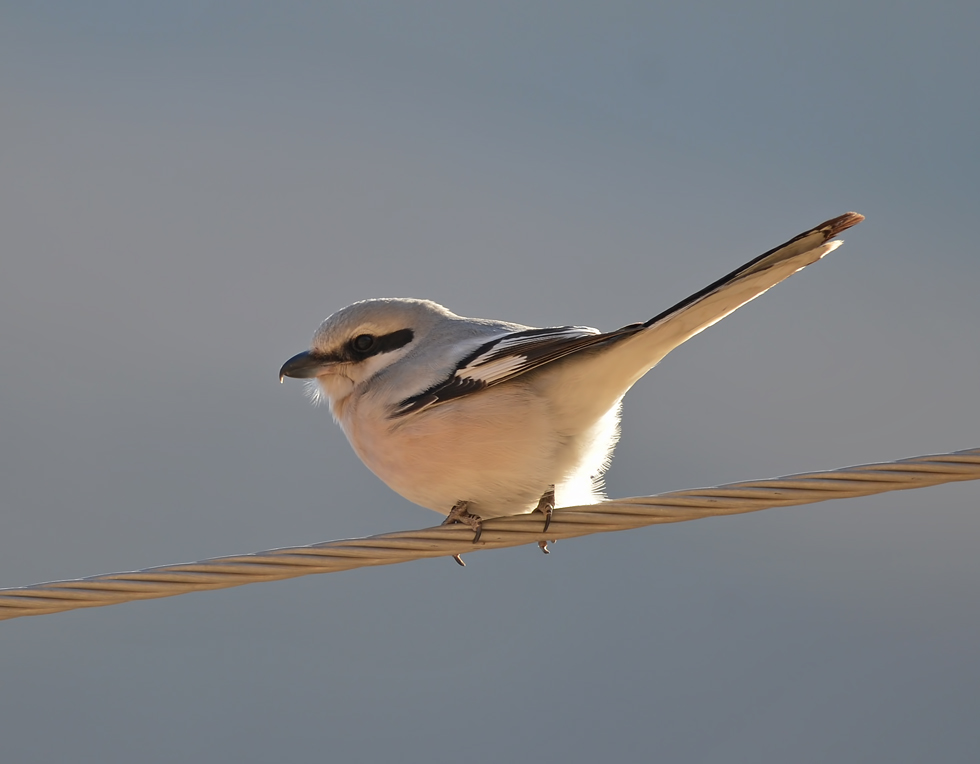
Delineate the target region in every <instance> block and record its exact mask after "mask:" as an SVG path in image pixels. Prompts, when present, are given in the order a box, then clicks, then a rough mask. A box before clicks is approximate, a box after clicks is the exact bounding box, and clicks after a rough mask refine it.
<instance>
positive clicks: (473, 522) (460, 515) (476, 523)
mask: <svg viewBox="0 0 980 764" xmlns="http://www.w3.org/2000/svg"><path fill="white" fill-rule="evenodd" d="M469 505H470V503H469V502H468V501H457V502H456V503H455V504H454V505H453V508H452V509H451V510H449V514H448V515H446V519H445V520H443V521H442V524H443V525H455V524H456V523H462V524H463V525H468V526H470V528H472V529H473V531H474V534H473V543H474V544H475V543H476V542H477V541H479V540H480V534H482V533H483V518H482V517H480V516H479V515H471V514H470V513H469V512H468V511H467V507H469ZM453 559H454V560H456V562H458V563H459V564H460V565H462V566H463V567H464V568H465V567H466V563H465V562H463V560H462V558H461V557H460V556H459V555H458V554H454V555H453Z"/></svg>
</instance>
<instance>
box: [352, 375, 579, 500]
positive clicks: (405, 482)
mask: <svg viewBox="0 0 980 764" xmlns="http://www.w3.org/2000/svg"><path fill="white" fill-rule="evenodd" d="M360 408H361V411H360V415H358V416H354V414H355V413H358V412H356V411H353V410H352V411H348V412H346V414H347V416H345V417H344V420H346V421H342V426H343V427H344V431H345V432H346V434H347V437H348V439H349V440H350V442H351V445H352V446H353V448H354V450H355V451H356V452H357V455H358V456H359V457H360V458H361V460H362V461H363V462H364V463H365V464H366V465H367V466H368V468H369V469H371V471H372V472H374V474H376V475H377V476H378V477H379V478H381V479H382V480H383V481H384V482H385V483H386V484H387V485H388V486H389V487H391V488H392V489H393V490H395V491H396V492H398V493H399V494H401V495H402V496H404V497H405V498H407V499H409V500H410V501H413V502H415V503H416V504H420V505H422V506H424V507H428V508H429V509H433V510H435V511H436V512H439V513H441V514H443V515H445V514H448V512H449V510H450V509H451V508H452V507H453V505H454V504H455V503H456V502H458V501H468V502H471V507H470V511H471V512H474V513H475V514H478V515H480V516H481V517H496V516H499V515H509V514H521V513H524V512H529V511H531V510H532V509H534V507H535V506H536V505H537V503H538V499H539V498H540V496H541V494H542V493H544V492H545V491H546V490H547V489H548V487H549V486H550V485H557V484H560V483H562V482H563V481H564V480H565V479H566V478H567V477H568V474H569V473H570V472H574V471H575V470H576V468H577V467H578V466H579V465H578V462H579V461H580V460H581V459H580V455H578V454H577V453H575V449H569V445H570V444H569V443H568V438H567V437H562V436H560V435H559V434H558V433H557V431H556V428H555V427H554V426H553V423H552V422H551V421H550V419H549V409H548V408H547V407H546V406H543V405H541V403H540V401H538V402H535V401H533V399H531V398H530V397H529V395H528V392H527V391H526V390H524V389H521V388H518V387H516V386H514V387H501V388H495V389H491V390H487V391H485V392H483V393H480V394H478V395H473V396H467V397H466V398H463V399H460V400H459V401H458V402H450V403H446V404H442V405H440V406H437V407H435V408H432V409H428V410H426V411H422V412H420V413H419V414H418V415H416V416H409V417H405V418H404V419H394V420H392V419H387V418H383V417H381V416H366V415H365V409H366V407H365V406H361V407H360ZM491 412H492V413H491Z"/></svg>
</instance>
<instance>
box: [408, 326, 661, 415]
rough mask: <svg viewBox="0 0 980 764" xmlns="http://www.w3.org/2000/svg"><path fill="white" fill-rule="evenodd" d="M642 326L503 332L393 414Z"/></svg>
mask: <svg viewBox="0 0 980 764" xmlns="http://www.w3.org/2000/svg"><path fill="white" fill-rule="evenodd" d="M642 329H643V324H632V325H630V326H626V327H623V328H622V329H617V330H616V331H615V332H607V333H606V334H600V333H599V330H598V329H592V328H591V327H588V326H555V327H550V328H547V329H524V330H521V331H517V332H508V333H506V334H502V335H500V336H499V337H494V338H493V339H491V340H489V341H488V342H485V343H484V344H482V345H480V347H478V348H476V350H474V351H473V352H471V353H470V354H469V355H467V356H466V357H465V358H463V360H461V361H460V362H459V363H458V364H457V365H456V368H455V370H454V371H453V372H452V374H450V375H449V377H448V378H447V379H445V380H443V381H442V382H439V383H438V384H436V385H433V386H432V387H430V388H429V389H427V390H423V391H422V392H421V393H419V394H418V395H413V396H412V397H411V398H406V399H405V400H404V401H402V402H401V403H400V404H399V405H398V407H397V408H396V410H395V412H394V416H403V415H405V414H411V413H413V412H415V411H420V410H421V409H424V408H429V407H430V406H436V405H438V404H440V403H445V402H446V401H449V400H452V399H454V398H459V397H461V396H463V395H470V394H472V393H476V392H479V391H480V390H485V389H486V388H488V387H492V386H493V385H499V384H500V383H501V382H506V381H507V380H510V379H513V378H514V377H518V376H520V375H521V374H526V373H527V372H529V371H531V370H532V369H537V368H538V367H540V366H544V365H545V364H548V363H551V362H552V361H556V360H558V359H559V358H563V357H565V356H567V355H571V354H572V353H577V352H579V351H580V350H584V349H585V348H589V347H594V346H596V345H600V344H602V343H604V342H609V341H611V340H614V339H615V338H617V337H620V336H627V335H628V334H632V333H634V332H637V331H642Z"/></svg>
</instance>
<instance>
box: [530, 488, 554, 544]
mask: <svg viewBox="0 0 980 764" xmlns="http://www.w3.org/2000/svg"><path fill="white" fill-rule="evenodd" d="M533 511H534V512H540V513H541V514H543V515H544V530H545V531H547V530H548V528H550V527H551V515H552V513H553V512H554V511H555V487H554V486H549V487H548V490H547V491H545V492H544V493H543V494H541V498H540V499H538V506H536V507H535V508H534V510H533ZM538 546H539V547H540V548H541V551H542V552H544V553H545V554H551V552H550V551H548V542H547V541H539V542H538Z"/></svg>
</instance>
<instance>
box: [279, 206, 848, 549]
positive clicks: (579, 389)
mask: <svg viewBox="0 0 980 764" xmlns="http://www.w3.org/2000/svg"><path fill="white" fill-rule="evenodd" d="M862 220H864V216H863V215H860V214H858V213H856V212H848V213H845V214H844V215H840V216H838V217H835V218H832V219H831V220H828V221H826V222H824V223H822V224H820V225H818V226H816V227H815V228H812V229H810V230H808V231H805V232H804V233H801V234H799V235H798V236H795V237H794V238H792V239H790V240H789V241H787V242H786V243H785V244H782V245H780V246H778V247H775V248H774V249H771V250H769V251H768V252H766V253H764V254H762V255H760V256H758V257H756V258H755V259H753V260H750V261H749V262H748V263H746V264H745V265H743V266H741V267H739V268H737V269H735V270H734V271H732V272H731V273H729V274H728V275H726V276H723V277H722V278H720V279H719V280H717V281H715V282H714V283H712V284H709V285H708V286H706V287H705V288H704V289H701V290H700V291H698V292H695V293H694V294H692V295H691V296H690V297H687V298H685V299H683V300H681V301H680V302H678V303H677V304H676V305H674V306H673V307H671V308H668V309H667V310H665V311H663V312H662V313H659V314H658V315H656V316H654V317H653V318H651V319H649V320H647V321H644V322H642V323H633V324H628V325H627V326H623V327H621V328H619V329H616V330H614V331H610V332H600V331H599V330H598V329H593V328H591V327H587V326H556V327H548V328H536V327H529V326H524V325H521V324H515V323H510V322H506V321H496V320H489V319H479V318H466V317H463V316H459V315H456V314H455V313H453V312H451V311H450V310H448V309H447V308H445V307H443V306H442V305H439V304H438V303H435V302H432V301H430V300H422V299H411V298H381V299H369V300H362V301H360V302H355V303H353V304H352V305H349V306H347V307H345V308H342V309H341V310H338V311H337V312H336V313H333V314H332V315H331V316H329V317H328V318H327V319H325V320H324V321H323V322H322V323H321V324H320V326H319V328H318V329H317V330H316V332H315V334H314V335H313V341H312V343H311V346H310V349H309V350H306V351H303V352H301V353H299V354H297V355H294V356H293V357H292V358H290V359H289V360H288V361H286V363H285V364H283V366H282V368H281V369H280V370H279V381H280V382H282V381H283V379H284V378H285V377H291V378H297V379H306V380H309V381H310V382H309V392H310V394H311V396H312V397H313V399H314V401H315V402H326V403H328V404H329V407H330V412H331V413H332V415H333V418H334V420H335V421H336V422H337V423H338V424H339V425H340V427H341V429H342V430H343V432H344V434H345V435H346V436H347V439H348V441H349V442H350V444H351V446H352V447H353V449H354V451H355V452H356V453H357V455H358V457H360V459H361V461H363V462H364V464H365V465H367V467H368V468H369V469H370V470H371V471H372V472H373V473H374V474H375V475H377V476H378V477H379V478H380V479H381V480H382V481H384V482H385V483H386V484H387V485H388V486H389V487H390V488H392V489H394V490H395V491H396V492H397V493H399V494H401V495H402V496H404V497H405V498H406V499H408V500H410V501H412V502H414V503H416V504H419V505H421V506H423V507H428V508H429V509H432V510H435V511H436V512H438V513H440V514H443V515H446V519H445V521H444V522H443V525H447V524H456V523H462V524H465V525H468V526H469V527H470V528H472V529H473V531H474V536H473V543H474V544H475V543H477V542H478V541H479V539H480V535H481V532H482V527H483V525H482V524H483V520H485V519H488V518H494V517H501V516H505V515H516V514H524V513H529V512H535V511H536V512H540V513H542V514H543V515H544V531H545V532H547V530H548V528H549V527H550V523H551V518H552V513H553V510H554V508H555V507H561V506H575V505H580V504H593V503H596V502H599V501H601V500H602V499H603V498H605V497H604V494H603V488H604V486H603V482H602V475H603V473H604V472H605V471H606V469H607V468H608V466H609V462H610V459H611V457H612V453H613V449H614V447H615V445H616V442H617V441H618V439H619V432H620V412H621V404H622V400H623V396H624V395H625V394H626V392H627V391H628V390H629V389H630V388H631V387H632V386H633V385H634V384H635V383H636V382H637V380H639V379H640V378H641V377H642V376H643V375H645V374H646V373H647V372H648V371H649V370H650V369H652V368H653V367H654V366H656V365H657V364H658V363H659V362H660V361H661V360H662V359H663V358H664V356H666V355H667V354H668V353H669V352H670V351H671V350H673V349H674V348H676V347H677V346H678V345H680V344H682V343H684V342H686V341H687V340H689V339H690V338H691V337H693V336H694V335H696V334H698V333H699V332H701V331H703V330H704V329H706V328H708V327H709V326H711V325H712V324H715V323H717V322H718V321H720V320H721V319H722V318H724V317H725V316H727V315H728V314H729V313H731V312H732V311H734V310H736V309H737V308H739V307H741V306H742V305H744V304H745V303H747V302H749V301H750V300H753V299H755V298H756V297H758V296H759V295H761V294H762V293H763V292H765V291H767V290H768V289H770V288H771V287H773V286H775V285H776V284H778V283H779V282H781V281H783V280H784V279H786V278H788V277H789V276H791V275H792V274H794V273H796V272H797V271H799V270H801V269H803V268H805V267H806V266H807V265H810V264H811V263H814V262H816V261H817V260H820V259H821V258H823V257H824V256H825V255H827V254H828V253H830V252H832V251H833V250H834V249H836V248H837V247H838V246H839V245H840V244H841V243H842V242H841V241H840V240H839V239H838V240H833V241H832V239H834V237H836V236H837V235H838V234H840V233H841V232H843V231H845V230H846V229H848V228H850V227H852V226H854V225H857V224H858V223H860V222H861V221H862ZM539 546H540V547H541V549H542V550H543V551H544V552H546V553H547V552H548V547H547V543H546V542H544V541H542V542H539ZM454 558H455V559H456V562H458V563H459V564H460V565H464V564H465V563H463V561H462V559H461V558H460V556H459V555H454Z"/></svg>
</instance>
